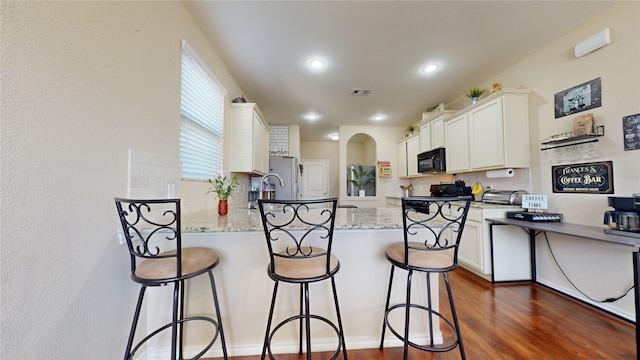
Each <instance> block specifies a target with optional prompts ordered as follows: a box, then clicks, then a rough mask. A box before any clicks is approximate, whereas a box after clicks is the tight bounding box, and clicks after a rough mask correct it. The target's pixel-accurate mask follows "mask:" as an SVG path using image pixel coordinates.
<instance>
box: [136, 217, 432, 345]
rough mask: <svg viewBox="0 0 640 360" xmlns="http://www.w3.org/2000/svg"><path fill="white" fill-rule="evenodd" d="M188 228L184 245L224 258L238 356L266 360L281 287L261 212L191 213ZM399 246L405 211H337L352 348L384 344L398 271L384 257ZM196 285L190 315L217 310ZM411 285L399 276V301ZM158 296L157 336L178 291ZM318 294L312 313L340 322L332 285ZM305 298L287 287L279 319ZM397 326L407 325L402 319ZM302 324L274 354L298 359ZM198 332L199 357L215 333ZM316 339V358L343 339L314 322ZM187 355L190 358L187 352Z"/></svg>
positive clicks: (153, 320) (152, 314) (226, 312)
mask: <svg viewBox="0 0 640 360" xmlns="http://www.w3.org/2000/svg"><path fill="white" fill-rule="evenodd" d="M182 228H183V244H184V246H203V247H212V248H214V249H215V250H216V251H217V252H218V254H219V256H220V258H221V261H220V264H219V265H218V267H217V268H216V269H215V271H214V273H215V276H216V286H217V288H218V297H219V299H220V302H221V303H220V308H221V312H222V318H223V325H224V331H225V337H226V341H227V346H228V349H229V353H230V355H232V356H243V355H255V354H260V352H261V350H262V343H263V340H264V331H265V329H266V321H267V316H268V310H269V302H270V300H271V295H272V289H273V281H272V280H271V279H270V278H269V277H268V276H267V271H266V269H267V264H268V261H269V259H268V253H267V248H266V243H265V238H264V233H263V230H262V223H261V221H260V212H259V210H257V209H246V208H245V209H239V208H235V209H230V210H229V213H228V215H226V216H218V215H217V214H216V212H215V210H211V211H203V212H194V213H184V214H183V215H182ZM398 241H402V210H401V208H399V207H387V208H338V209H337V212H336V224H335V231H334V241H333V249H332V251H333V253H334V254H335V255H336V256H337V257H338V259H339V260H340V265H341V267H340V270H339V272H338V274H337V275H336V286H337V292H338V297H339V299H340V309H341V313H342V321H343V325H344V332H345V339H346V345H347V349H356V348H375V347H377V346H378V345H379V341H380V331H381V329H382V319H383V313H384V301H385V297H386V288H387V285H388V281H389V267H390V265H389V263H388V261H387V260H386V259H385V258H384V249H385V248H386V247H387V246H388V245H389V244H391V243H394V242H398ZM418 279H419V278H418ZM204 280H206V279H204ZM192 281H193V282H192V283H191V284H190V285H188V288H187V292H188V293H187V294H188V295H187V296H188V304H189V305H187V313H197V312H198V311H199V309H209V308H210V304H209V307H207V303H206V302H205V301H207V300H206V299H210V294H207V289H208V288H207V287H206V286H205V285H206V284H200V283H197V281H200V279H194V280H192ZM405 281H406V274H402V272H397V275H396V277H395V279H394V286H397V287H398V290H399V291H394V292H393V293H394V294H398V295H397V296H394V297H392V300H391V301H392V302H393V303H399V302H402V301H403V299H404V297H403V296H402V294H403V293H404V291H402V289H403V288H404V287H405V284H406V282H405ZM424 284H425V281H415V288H414V291H415V293H416V294H424V293H425V291H426V290H425V285H424ZM437 289H438V288H437V286H435V287H434V290H433V291H434V295H435V296H434V298H435V299H437V298H438V297H437V291H438V290H437ZM154 290H156V289H154ZM156 291H167V295H165V296H149V297H148V298H149V301H150V302H149V306H148V308H147V311H148V324H147V325H148V327H149V329H151V328H155V327H157V325H159V324H161V323H163V322H165V321H167V320H168V318H165V316H169V314H170V311H168V307H169V306H170V302H169V301H167V300H166V299H170V295H169V294H168V293H170V291H171V289H164V288H163V289H158V290H156ZM310 291H311V293H312V296H311V309H312V311H313V312H315V313H318V314H320V315H323V316H326V317H328V318H329V319H335V310H334V308H333V305H332V301H333V300H332V297H331V291H330V284H329V283H328V282H327V283H326V284H325V283H317V284H312V285H311V287H310ZM298 296H299V287H298V286H295V285H289V284H284V283H282V284H280V289H279V293H278V299H277V306H276V309H277V312H276V314H275V318H276V319H277V318H278V317H280V318H281V319H282V316H284V315H280V314H292V313H296V312H297V311H299V303H298V302H299V297H298ZM416 298H417V299H420V298H421V297H420V296H416ZM436 306H437V305H436ZM202 311H209V310H202ZM399 313H400V312H398V314H399ZM274 321H275V320H274ZM397 321H399V322H400V323H402V321H403V319H402V316H399V318H398V319H397ZM294 323H295V322H294ZM294 323H292V324H290V325H287V326H285V327H284V328H283V329H282V330H281V331H279V333H278V336H277V338H274V340H273V343H272V344H273V346H272V349H273V351H274V353H286V352H289V353H290V352H297V324H294ZM414 323H415V324H414ZM414 323H412V328H413V325H415V326H416V328H415V329H416V331H415V333H416V335H417V336H418V339H420V340H421V339H424V338H425V337H426V336H427V335H426V334H427V333H426V326H425V324H420V321H419V320H418V319H416V321H415V322H414ZM197 325H199V324H195V325H194V328H196V331H193V332H191V331H189V335H188V336H187V339H188V344H187V350H188V349H194V350H195V349H196V348H198V345H199V344H202V343H205V341H206V336H207V334H208V333H209V331H210V329H208V328H207V327H206V325H202V328H201V329H200V328H198V327H197ZM398 326H401V325H398ZM436 330H438V329H436ZM312 332H313V333H312V336H313V344H314V351H324V350H333V349H335V348H336V339H335V333H333V331H332V330H331V329H329V328H328V327H326V326H325V325H324V324H321V323H318V322H315V323H314V322H313V321H312ZM436 334H438V332H437V331H436ZM390 336H391V337H389V338H388V340H387V341H390V342H388V344H389V346H400V345H401V342H400V341H399V340H397V339H396V338H395V337H393V335H390ZM418 339H417V340H418ZM159 340H160V341H158V342H157V343H153V344H150V346H151V347H153V348H154V349H153V350H150V352H158V353H161V354H164V351H165V349H164V348H163V346H164V344H166V343H167V342H164V343H163V342H162V339H159ZM436 340H437V339H436ZM218 352H219V349H216V350H210V353H208V354H207V357H217V356H220V354H219V353H218ZM185 355H187V356H189V355H190V354H189V353H188V352H187V353H186V354H185Z"/></svg>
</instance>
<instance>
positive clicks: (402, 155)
mask: <svg viewBox="0 0 640 360" xmlns="http://www.w3.org/2000/svg"><path fill="white" fill-rule="evenodd" d="M419 153H420V137H419V136H417V135H415V136H413V137H410V138H408V139H407V140H405V141H403V142H401V143H400V144H398V152H397V155H398V177H400V178H405V177H414V176H420V173H419V172H418V154H419Z"/></svg>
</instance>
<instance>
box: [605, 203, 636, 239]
mask: <svg viewBox="0 0 640 360" xmlns="http://www.w3.org/2000/svg"><path fill="white" fill-rule="evenodd" d="M607 204H608V205H609V206H610V207H612V208H614V209H615V210H610V211H605V213H604V224H605V225H609V228H608V229H605V230H604V232H606V233H607V234H613V235H622V236H631V237H637V238H640V193H637V194H633V196H632V197H617V196H609V197H608V198H607Z"/></svg>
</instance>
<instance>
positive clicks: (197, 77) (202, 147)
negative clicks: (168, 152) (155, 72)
mask: <svg viewBox="0 0 640 360" xmlns="http://www.w3.org/2000/svg"><path fill="white" fill-rule="evenodd" d="M185 65H186V67H185ZM180 68H181V76H180V79H181V81H180V83H181V87H180V162H181V164H182V165H181V167H182V170H181V172H182V178H183V179H191V180H206V179H210V178H213V177H215V175H217V174H222V172H223V159H224V158H223V153H224V150H223V149H224V108H225V100H226V96H227V90H225V88H224V87H223V86H222V84H221V83H220V82H219V81H218V79H216V77H215V76H214V75H213V73H211V71H210V70H209V68H208V67H207V66H206V65H205V64H204V62H203V61H202V60H201V59H200V58H199V57H198V55H197V54H196V52H195V51H194V50H193V49H192V48H191V46H189V44H188V43H187V41H186V40H182V63H181V67H180ZM185 79H188V80H191V81H185Z"/></svg>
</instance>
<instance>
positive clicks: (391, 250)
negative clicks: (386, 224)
mask: <svg viewBox="0 0 640 360" xmlns="http://www.w3.org/2000/svg"><path fill="white" fill-rule="evenodd" d="M454 202H455V203H454ZM470 203H471V200H460V199H459V198H430V197H404V198H402V225H403V228H404V242H398V243H395V244H392V245H390V246H389V247H387V249H386V251H385V257H386V258H387V260H389V262H390V263H391V275H390V278H389V289H388V292H387V301H386V305H385V312H384V321H383V324H382V336H381V338H380V350H382V349H383V347H384V333H385V329H386V328H387V327H388V328H389V330H390V331H391V332H392V333H393V334H394V335H395V336H396V337H397V338H398V339H400V340H402V342H403V345H404V357H403V358H404V359H405V360H406V359H407V353H408V350H409V346H411V347H414V348H416V349H420V350H424V351H431V352H445V351H450V350H453V349H454V348H455V347H456V346H458V347H459V349H460V354H461V356H462V359H465V358H466V357H465V353H464V347H463V345H462V337H461V335H460V326H459V325H458V317H457V315H456V309H455V306H454V303H453V296H452V294H451V286H450V284H449V274H448V272H449V271H451V270H454V269H456V268H457V267H458V245H459V244H460V239H461V237H462V230H463V229H464V224H465V222H466V219H467V213H468V212H469V204H470ZM396 267H397V268H400V269H403V270H407V290H406V301H405V302H404V303H401V304H396V305H393V306H391V307H390V306H389V302H390V299H391V288H392V285H393V273H394V269H395V268H396ZM414 271H418V272H422V273H425V274H426V278H427V281H426V283H427V289H426V290H427V305H426V306H424V305H421V304H416V303H411V281H412V276H413V272H414ZM431 274H442V277H443V279H444V282H445V285H446V288H447V296H448V298H449V306H450V308H451V317H452V319H447V318H446V317H445V316H444V315H443V314H442V313H440V312H439V311H438V310H436V309H433V307H432V304H433V302H432V299H431ZM411 308H414V309H419V310H422V311H425V312H426V313H427V319H428V327H429V329H428V331H429V339H428V344H427V345H419V344H417V343H415V342H413V341H411V340H409V319H410V310H411ZM396 309H405V316H404V329H403V331H402V333H401V332H399V331H397V330H396V329H394V328H393V327H392V326H391V324H390V322H389V313H391V312H392V311H394V310H396ZM434 321H438V322H439V323H438V325H443V326H445V328H446V329H448V330H450V333H451V334H452V335H451V336H449V337H450V338H448V337H447V336H445V337H444V338H443V344H436V343H435V341H434V334H435V333H434V325H435V323H434ZM443 334H444V333H443Z"/></svg>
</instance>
